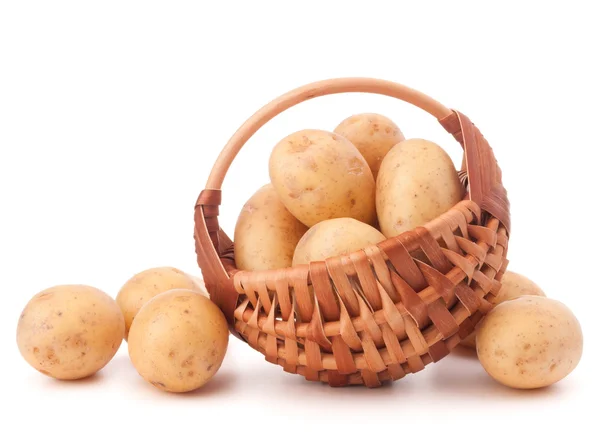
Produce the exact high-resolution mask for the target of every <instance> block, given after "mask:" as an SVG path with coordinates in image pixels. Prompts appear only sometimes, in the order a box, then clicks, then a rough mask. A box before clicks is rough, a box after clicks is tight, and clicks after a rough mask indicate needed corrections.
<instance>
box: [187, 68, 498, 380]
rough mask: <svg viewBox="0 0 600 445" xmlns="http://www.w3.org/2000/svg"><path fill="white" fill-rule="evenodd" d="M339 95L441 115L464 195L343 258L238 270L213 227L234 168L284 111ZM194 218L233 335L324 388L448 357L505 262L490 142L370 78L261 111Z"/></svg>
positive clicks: (219, 165) (345, 81)
mask: <svg viewBox="0 0 600 445" xmlns="http://www.w3.org/2000/svg"><path fill="white" fill-rule="evenodd" d="M347 92H363V93H374V94H382V95H387V96H391V97H395V98H398V99H401V100H404V101H406V102H409V103H411V104H413V105H415V106H417V107H419V108H421V109H423V110H425V111H426V112H428V113H429V114H431V115H433V116H434V117H435V118H437V119H438V121H439V123H440V124H441V125H442V126H443V127H444V128H445V129H446V130H447V131H448V132H449V133H451V134H452V135H453V136H454V138H455V139H456V140H457V141H458V142H459V143H460V144H461V145H462V147H463V150H464V156H463V163H462V167H461V171H460V172H459V175H460V178H461V180H462V181H463V184H464V185H465V186H466V190H467V193H466V195H465V199H464V200H463V201H461V202H459V203H458V204H456V205H455V206H454V207H453V208H452V209H451V210H449V211H448V212H446V213H445V214H443V215H441V216H440V217H439V218H437V219H435V220H433V221H431V222H429V223H428V224H425V226H424V227H418V228H416V229H415V230H413V231H410V232H406V233H402V234H400V235H398V236H396V237H394V238H389V239H387V240H385V241H383V242H381V243H379V244H377V245H372V246H369V247H367V248H365V249H362V250H361V251H358V252H354V253H351V254H349V255H344V256H338V257H334V258H329V259H327V260H326V261H315V262H312V263H310V264H308V265H300V266H295V267H290V268H287V269H280V270H269V271H242V270H237V269H236V266H235V261H234V255H233V249H234V245H233V242H232V241H231V239H230V238H229V237H228V236H227V235H226V234H225V233H224V232H223V231H222V230H221V229H220V227H219V223H218V220H217V216H218V213H219V205H220V203H221V190H220V189H221V185H222V183H223V179H224V177H225V174H226V173H227V170H228V168H229V166H230V165H231V162H232V161H233V159H234V158H235V156H236V155H237V153H238V152H239V151H240V149H241V148H242V146H243V145H244V143H245V142H246V141H248V139H249V138H250V137H251V136H252V135H253V134H254V133H255V132H256V131H257V130H258V129H259V128H261V127H262V126H263V125H264V124H265V123H267V122H268V121H269V120H270V119H272V118H273V117H274V116H276V115H278V114H279V113H281V112H282V111H284V110H286V109H288V108H290V107H292V106H294V105H296V104H298V103H300V102H303V101H305V100H308V99H311V98H313V97H318V96H324V95H328V94H337V93H347ZM194 219H195V233H194V238H195V242H196V253H197V255H198V264H199V266H200V268H201V269H202V273H203V276H204V280H205V282H206V287H207V289H208V291H209V293H210V296H211V299H212V300H213V301H214V302H215V303H216V304H217V305H218V306H219V307H220V308H221V310H222V311H223V312H224V314H225V316H226V317H227V320H228V322H229V324H230V328H231V330H232V332H233V333H234V334H235V335H236V336H237V337H239V338H241V339H242V340H244V341H246V342H247V343H249V344H250V346H252V347H253V348H254V349H256V350H258V351H260V352H261V353H263V354H264V355H265V358H266V359H267V360H268V361H269V362H271V363H275V364H279V365H281V366H282V367H283V369H284V370H285V371H287V372H290V373H296V374H301V375H303V376H304V377H305V378H306V379H307V380H313V381H322V382H327V383H328V384H329V385H331V386H345V385H353V384H362V385H366V386H369V387H375V386H379V385H381V383H382V382H385V381H389V380H397V379H400V378H402V377H404V376H405V375H406V374H408V373H411V372H413V373H414V372H417V371H420V370H422V369H423V368H424V367H425V365H427V364H429V363H431V362H437V361H438V360H440V359H442V358H443V357H445V356H446V355H447V354H448V353H449V352H450V350H452V349H453V348H454V347H455V346H456V345H457V344H458V343H459V341H460V340H461V339H462V338H464V337H466V336H467V335H469V334H470V333H471V332H472V331H473V329H474V326H475V324H476V323H477V322H478V321H479V320H480V318H481V317H482V316H483V315H484V314H485V313H486V312H487V311H488V310H489V309H490V307H491V304H490V303H489V302H488V301H487V299H488V297H489V296H491V295H497V293H498V291H499V289H500V282H499V280H500V278H501V277H502V275H503V273H504V271H505V270H506V265H507V260H506V250H507V245H508V235H509V231H510V211H509V202H508V199H507V196H506V190H505V189H504V187H503V185H502V175H501V171H500V168H499V167H498V165H497V162H496V159H495V157H494V154H493V152H492V149H491V148H490V146H489V144H488V143H487V141H486V140H485V139H484V138H483V136H482V135H481V133H480V132H479V130H478V129H477V128H476V127H475V126H474V125H473V123H472V122H471V121H470V120H469V119H468V118H467V117H466V116H465V115H464V114H461V113H459V112H458V111H454V110H451V109H448V108H446V107H445V106H443V105H442V104H440V103H439V102H437V101H435V100H433V99H432V98H430V97H428V96H426V95H424V94H422V93H420V92H418V91H415V90H413V89H410V88H408V87H405V86H403V85H400V84H397V83H393V82H389V81H383V80H377V79H369V78H342V79H332V80H325V81H321V82H316V83H312V84H309V85H305V86H303V87H300V88H298V89H295V90H293V91H291V92H289V93H287V94H285V95H283V96H281V97H279V98H277V99H275V100H274V101H272V102H271V103H269V104H268V105H266V106H265V107H263V108H262V109H260V110H259V111H258V112H257V113H256V114H254V116H252V117H251V118H250V119H249V120H248V121H246V122H245V123H244V124H243V125H242V126H241V127H240V128H239V130H238V131H237V132H236V133H235V134H234V135H233V137H232V138H231V139H230V140H229V142H228V143H227V145H226V146H225V148H224V149H223V151H222V152H221V154H220V155H219V157H218V159H217V161H216V163H215V165H214V167H213V169H212V171H211V173H210V176H209V178H208V181H207V184H206V189H205V190H203V191H202V192H201V193H200V196H199V198H198V200H197V202H196V206H195V218H194Z"/></svg>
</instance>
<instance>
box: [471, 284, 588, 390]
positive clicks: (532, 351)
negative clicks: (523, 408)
mask: <svg viewBox="0 0 600 445" xmlns="http://www.w3.org/2000/svg"><path fill="white" fill-rule="evenodd" d="M582 349H583V335H582V332H581V326H580V325H579V322H578V321H577V318H575V316H574V315H573V313H572V312H571V311H570V310H569V308H567V307H566V306H565V305H564V304H562V303H561V302H559V301H556V300H551V299H549V298H543V297H538V296H524V297H521V298H517V299H516V300H510V301H505V302H504V303H500V304H499V305H498V306H496V307H495V308H494V309H492V310H491V311H490V312H489V313H488V315H487V316H486V317H485V318H484V319H483V320H482V322H481V323H480V324H479V325H478V327H477V356H478V357H479V361H480V362H481V364H482V365H483V367H484V369H485V370H486V371H487V373H488V374H489V375H490V376H492V377H493V378H494V379H496V380H497V381H498V382H500V383H502V384H504V385H506V386H510V387H512V388H541V387H544V386H548V385H551V384H553V383H556V382H558V381H559V380H561V379H563V378H564V377H566V376H567V375H568V374H569V373H570V372H571V371H573V369H575V367H576V366H577V364H578V363H579V359H580V358H581V353H582Z"/></svg>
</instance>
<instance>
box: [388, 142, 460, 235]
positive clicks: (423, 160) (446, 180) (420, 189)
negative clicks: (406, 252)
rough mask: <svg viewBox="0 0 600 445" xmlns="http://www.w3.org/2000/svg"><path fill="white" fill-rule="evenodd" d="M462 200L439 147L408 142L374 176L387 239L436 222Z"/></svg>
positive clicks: (392, 152) (454, 174) (457, 182)
mask: <svg viewBox="0 0 600 445" xmlns="http://www.w3.org/2000/svg"><path fill="white" fill-rule="evenodd" d="M462 197H463V189H462V185H461V183H460V180H459V179H458V173H457V172H456V169H455V168H454V165H453V164H452V160H451V159H450V157H449V156H448V155H447V154H446V152H445V151H444V150H442V149H441V148H440V147H439V146H438V145H436V144H434V143H433V142H430V141H426V140H424V139H407V140H405V141H403V142H400V143H399V144H397V145H395V146H394V147H393V148H392V149H391V150H390V152H389V153H388V154H387V155H386V157H385V158H384V159H383V162H382V163H381V168H380V170H379V175H378V176H377V199H376V204H377V216H378V217H379V225H380V227H381V232H382V233H383V234H384V235H385V236H387V237H388V238H390V237H392V236H396V235H399V234H401V233H403V232H406V231H408V230H412V229H414V228H415V227H418V226H422V225H424V224H425V223H427V222H429V221H431V220H433V219H435V218H437V217H438V216H440V215H441V214H443V213H444V212H446V211H448V210H450V209H451V208H452V207H453V206H454V205H455V204H456V203H458V202H459V201H460V200H461V199H462Z"/></svg>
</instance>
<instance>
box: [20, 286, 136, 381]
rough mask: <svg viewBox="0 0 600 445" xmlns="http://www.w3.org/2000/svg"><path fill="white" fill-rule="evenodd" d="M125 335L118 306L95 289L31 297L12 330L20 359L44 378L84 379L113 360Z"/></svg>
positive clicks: (76, 288)
mask: <svg viewBox="0 0 600 445" xmlns="http://www.w3.org/2000/svg"><path fill="white" fill-rule="evenodd" d="M124 331H125V321H124V320H123V314H121V311H120V310H119V306H118V305H117V303H115V300H113V299H112V298H111V297H109V296H108V295H106V294H105V293H104V292H102V291H101V290H100V289H96V288H95V287H91V286H83V285H63V286H55V287H51V288H49V289H46V290H44V291H42V292H40V293H39V294H37V295H35V296H34V297H33V298H32V299H31V300H30V301H29V303H28V304H27V306H25V309H24V310H23V312H22V313H21V317H20V318H19V324H18V327H17V344H18V346H19V351H20V352H21V355H22V356H23V358H24V359H25V360H26V361H27V363H29V364H30V365H31V366H33V367H34V368H35V369H37V370H38V371H40V372H41V373H42V374H46V375H48V376H50V377H54V378H57V379H62V380H74V379H81V378H83V377H88V376H90V375H92V374H94V373H96V372H98V371H99V370H100V369H102V368H103V367H104V366H105V365H106V364H107V363H108V362H109V361H110V359H112V358H113V356H114V355H115V353H116V352H117V350H118V349H119V346H120V345H121V342H122V341H123V332H124Z"/></svg>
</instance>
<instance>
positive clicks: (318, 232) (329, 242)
mask: <svg viewBox="0 0 600 445" xmlns="http://www.w3.org/2000/svg"><path fill="white" fill-rule="evenodd" d="M383 240H385V236H383V234H382V233H381V232H379V231H377V230H376V229H374V228H373V227H371V226H369V225H367V224H365V223H362V222H360V221H357V220H355V219H352V218H336V219H330V220H327V221H322V222H320V223H318V224H315V225H314V226H312V227H311V228H310V229H308V232H306V234H305V235H304V236H303V237H302V238H301V239H300V242H299V243H298V246H297V247H296V252H294V261H293V265H294V266H295V265H297V264H308V263H309V262H311V261H319V260H325V259H327V258H330V257H333V256H337V255H344V254H347V253H352V252H356V251H357V250H360V249H362V248H364V247H367V246H369V245H371V244H377V243H379V242H381V241H383Z"/></svg>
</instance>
